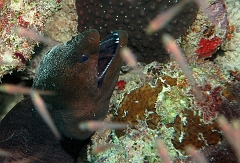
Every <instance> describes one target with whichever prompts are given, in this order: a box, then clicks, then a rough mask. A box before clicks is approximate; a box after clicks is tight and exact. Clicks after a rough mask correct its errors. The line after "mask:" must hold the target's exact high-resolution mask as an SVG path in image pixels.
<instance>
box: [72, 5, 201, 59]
mask: <svg viewBox="0 0 240 163" xmlns="http://www.w3.org/2000/svg"><path fill="white" fill-rule="evenodd" d="M176 2H177V1H175V0H168V1H167V0H163V1H162V0H154V1H148V0H138V1H132V2H130V1H128V0H120V1H114V0H110V1H109V0H89V1H82V0H76V7H77V13H78V31H79V32H82V31H84V30H85V29H89V28H96V29H98V30H99V32H100V34H101V36H102V37H106V36H107V35H108V34H109V33H111V32H112V31H113V30H116V29H123V30H126V31H127V32H128V35H129V46H130V47H131V48H132V49H133V51H134V53H136V55H137V57H138V60H139V61H145V62H148V63H150V62H152V61H155V60H156V61H160V62H164V61H166V59H167V58H168V55H164V54H165V51H164V49H163V47H162V45H161V41H160V38H161V34H162V32H163V31H164V32H168V33H171V35H173V37H175V38H178V37H179V36H181V35H183V34H184V33H185V32H186V30H187V29H188V26H189V25H190V24H191V23H192V22H193V21H194V19H195V16H196V13H197V6H196V5H195V4H194V3H191V4H188V5H187V6H185V7H184V8H183V10H182V12H181V13H180V14H178V15H177V16H176V17H175V18H174V19H173V20H172V21H171V22H170V23H169V24H168V25H167V26H166V27H165V28H164V29H163V31H159V32H157V33H154V34H152V35H146V34H145V31H144V30H145V28H146V26H147V25H148V23H149V22H150V21H151V20H152V19H153V18H154V17H155V16H156V15H157V14H159V12H163V11H165V10H166V9H168V8H169V7H170V6H173V5H174V4H175V3H176Z"/></svg>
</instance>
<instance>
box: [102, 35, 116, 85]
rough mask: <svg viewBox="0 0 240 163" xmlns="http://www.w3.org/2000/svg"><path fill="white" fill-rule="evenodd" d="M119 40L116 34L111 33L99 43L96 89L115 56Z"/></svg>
mask: <svg viewBox="0 0 240 163" xmlns="http://www.w3.org/2000/svg"><path fill="white" fill-rule="evenodd" d="M119 40H120V37H119V34H118V32H113V33H112V34H110V35H108V36H107V37H106V38H104V39H103V40H101V42H100V51H99V57H98V87H101V85H102V83H103V79H104V76H105V74H106V72H107V70H108V68H109V66H110V65H111V63H112V61H113V59H114V57H115V55H116V54H117V50H118V45H119Z"/></svg>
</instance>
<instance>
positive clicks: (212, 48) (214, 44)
mask: <svg viewBox="0 0 240 163" xmlns="http://www.w3.org/2000/svg"><path fill="white" fill-rule="evenodd" d="M222 42H223V39H222V38H219V37H217V36H215V37H213V38H211V39H206V38H202V39H201V40H200V42H199V43H198V49H197V51H196V53H197V54H198V56H199V57H200V58H208V57H211V56H212V54H213V53H215V52H216V51H217V50H218V47H219V46H220V45H221V44H222Z"/></svg>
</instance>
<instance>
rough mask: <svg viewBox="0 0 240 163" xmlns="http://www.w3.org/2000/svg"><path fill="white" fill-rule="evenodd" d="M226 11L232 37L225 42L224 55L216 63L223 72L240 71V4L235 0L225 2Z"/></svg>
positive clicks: (219, 56) (223, 46)
mask: <svg viewBox="0 0 240 163" xmlns="http://www.w3.org/2000/svg"><path fill="white" fill-rule="evenodd" d="M225 4H226V10H227V12H228V20H229V24H230V25H231V26H232V27H231V29H230V33H231V37H230V39H228V40H227V42H225V43H224V44H223V45H222V47H221V49H222V50H223V54H222V55H218V56H217V58H216V59H215V62H216V63H217V64H218V65H219V67H220V68H221V69H222V71H224V72H226V71H229V70H231V71H240V57H239V52H240V49H239V46H238V45H239V43H240V22H239V19H240V14H239V10H238V9H237V8H239V7H240V2H239V1H235V0H225Z"/></svg>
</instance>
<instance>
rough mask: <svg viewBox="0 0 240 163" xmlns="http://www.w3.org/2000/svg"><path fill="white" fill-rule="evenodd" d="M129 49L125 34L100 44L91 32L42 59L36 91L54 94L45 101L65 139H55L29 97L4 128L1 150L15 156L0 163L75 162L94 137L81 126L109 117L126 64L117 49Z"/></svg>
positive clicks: (2, 158)
mask: <svg viewBox="0 0 240 163" xmlns="http://www.w3.org/2000/svg"><path fill="white" fill-rule="evenodd" d="M99 44H100V45H99ZM126 44H127V34H126V32H124V31H115V32H113V33H112V34H111V35H109V36H107V38H105V39H104V40H102V41H101V43H100V36H99V33H98V31H97V30H90V31H85V32H83V33H81V34H79V35H78V36H76V37H73V39H72V40H71V41H69V42H67V43H63V44H60V45H57V46H56V47H54V48H53V49H52V50H51V51H50V52H49V53H48V54H47V55H46V56H44V58H43V60H42V62H41V63H40V66H39V68H38V70H37V73H36V77H35V79H34V83H33V86H32V87H33V88H34V89H40V90H52V91H54V92H55V95H54V96H43V99H44V101H45V103H46V105H47V107H48V110H49V112H50V113H51V116H52V118H53V120H54V122H55V125H56V126H57V128H58V130H59V131H60V133H61V134H62V136H63V139H62V140H61V141H58V140H56V139H55V137H54V135H53V133H52V132H51V130H50V129H49V127H48V126H47V125H46V123H45V122H44V121H43V119H42V117H40V115H39V114H38V113H37V111H36V110H35V108H34V106H33V104H32V101H31V99H30V98H26V99H24V100H22V101H21V102H19V103H18V104H17V105H16V106H15V107H14V108H13V109H12V110H11V111H10V112H9V113H8V114H7V115H6V116H5V118H4V119H3V120H2V121H1V123H0V130H1V133H0V148H1V149H3V150H5V151H8V152H10V153H11V155H12V157H6V156H0V162H1V163H2V162H4V163H5V162H16V161H23V160H25V161H27V162H31V163H37V162H39V163H73V162H75V161H76V159H77V156H78V153H79V151H80V150H81V148H82V146H83V144H84V141H85V140H86V139H88V138H89V137H90V136H91V135H92V134H93V132H89V131H81V130H80V129H79V128H78V125H79V123H80V122H82V121H86V120H103V119H104V118H105V116H106V114H107V111H108V107H109V106H108V105H109V101H110V97H111V95H112V92H113V90H114V88H115V84H116V82H117V79H118V76H119V71H120V68H121V65H122V60H121V58H120V54H119V49H120V48H121V47H122V46H126Z"/></svg>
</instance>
